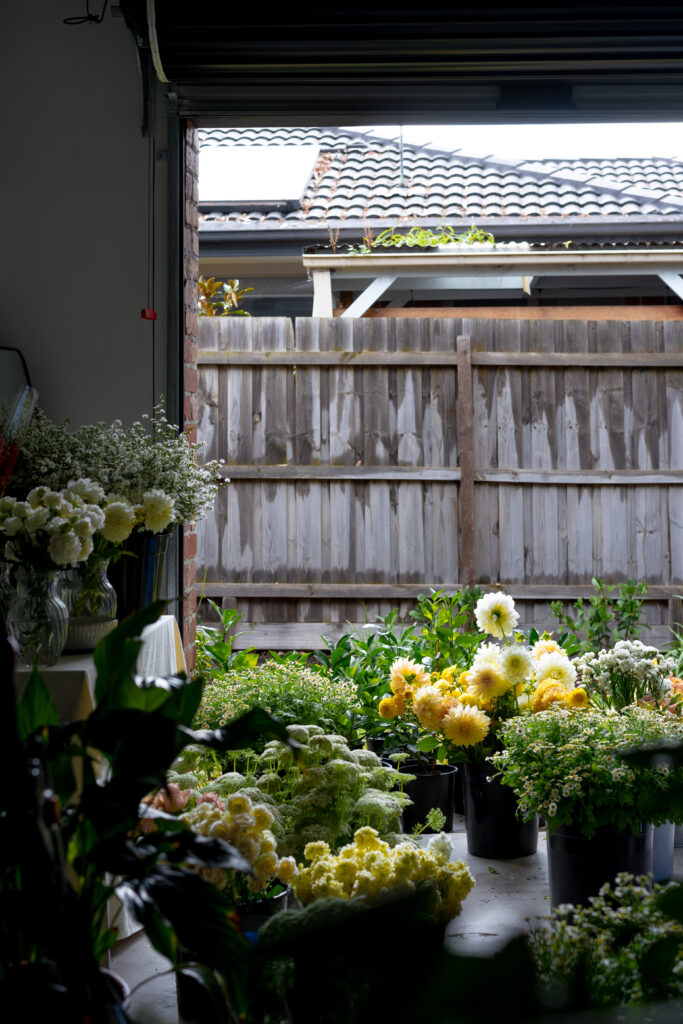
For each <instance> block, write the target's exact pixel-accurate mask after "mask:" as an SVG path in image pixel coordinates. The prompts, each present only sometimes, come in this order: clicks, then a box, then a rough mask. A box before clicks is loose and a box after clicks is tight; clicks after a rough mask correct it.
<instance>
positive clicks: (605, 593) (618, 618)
mask: <svg viewBox="0 0 683 1024" xmlns="http://www.w3.org/2000/svg"><path fill="white" fill-rule="evenodd" d="M591 583H592V584H593V588H594V590H595V594H592V595H591V596H590V597H589V599H588V604H586V603H585V602H584V600H583V598H582V597H580V598H578V600H577V601H575V602H574V605H573V607H574V614H573V615H572V614H568V613H565V611H564V606H563V604H562V601H551V602H550V607H551V609H552V612H553V615H554V616H555V618H556V619H557V621H558V622H559V623H560V624H561V625H563V626H566V627H567V628H568V629H569V631H570V632H569V636H567V637H563V639H562V640H561V641H560V642H561V643H562V646H563V647H564V648H565V649H566V650H567V651H568V652H569V653H570V654H575V653H576V652H578V651H580V652H585V651H599V650H600V649H603V648H608V647H610V646H611V645H612V644H613V643H615V642H616V641H617V640H635V639H636V637H638V636H639V635H640V628H639V623H640V618H641V615H642V606H643V601H644V599H645V596H646V594H647V583H646V582H645V581H644V580H643V581H642V582H640V583H635V582H634V581H633V580H632V579H629V580H627V582H626V583H620V584H619V596H618V597H612V596H611V595H612V593H613V591H614V590H615V587H616V585H615V584H606V583H605V581H604V580H602V579H601V578H600V577H599V576H593V578H592V580H591Z"/></svg>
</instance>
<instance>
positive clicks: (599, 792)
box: [490, 707, 683, 838]
mask: <svg viewBox="0 0 683 1024" xmlns="http://www.w3.org/2000/svg"><path fill="white" fill-rule="evenodd" d="M500 735H501V739H502V742H503V744H504V749H503V750H501V751H499V752H497V753H495V754H494V755H493V756H492V758H491V759H490V760H491V761H492V763H493V764H494V765H495V766H496V768H498V769H499V770H500V771H501V773H502V781H503V783H504V784H505V785H507V786H510V787H511V788H512V789H513V791H514V793H515V795H516V797H517V801H518V805H519V813H520V815H521V817H522V818H523V820H525V821H528V820H530V819H531V818H532V817H533V815H534V814H535V813H539V814H541V815H542V816H543V817H544V818H545V819H546V824H547V827H548V829H549V830H550V832H552V831H554V829H555V828H556V827H557V826H558V825H568V824H572V825H575V826H579V827H580V828H581V831H582V832H583V834H584V835H585V836H587V837H588V838H590V837H591V836H592V835H593V834H594V832H595V829H596V828H598V827H600V826H602V825H614V826H615V827H616V828H621V829H629V828H637V823H638V822H641V821H650V822H652V823H653V824H655V825H659V824H662V823H663V822H665V821H680V820H683V819H682V818H681V817H680V814H681V810H682V807H681V801H680V799H679V798H678V796H677V794H679V793H680V791H681V787H682V786H683V763H681V760H680V758H676V756H675V748H676V746H677V745H681V744H682V743H683V723H682V722H681V720H680V719H679V718H677V717H676V716H674V715H671V714H667V713H662V712H656V711H650V710H648V709H647V708H641V707H630V708H626V709H625V710H624V711H622V712H621V713H617V712H614V711H612V712H604V711H598V710H581V711H566V710H550V711H542V712H539V713H537V714H534V715H529V716H518V717H517V718H511V719H509V720H508V721H507V722H504V723H503V725H502V727H501V732H500ZM659 748H664V750H666V751H667V754H666V759H665V760H664V759H663V756H660V755H663V750H660V749H659Z"/></svg>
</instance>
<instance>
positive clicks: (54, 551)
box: [48, 530, 82, 565]
mask: <svg viewBox="0 0 683 1024" xmlns="http://www.w3.org/2000/svg"><path fill="white" fill-rule="evenodd" d="M81 548H82V544H81V541H80V540H79V539H78V537H77V536H76V534H75V533H74V532H73V531H72V530H68V531H67V532H66V533H53V534H52V536H51V537H50V543H49V545H48V552H49V555H50V558H51V559H52V561H53V562H55V563H56V564H57V565H76V563H77V562H78V560H79V558H80V555H81Z"/></svg>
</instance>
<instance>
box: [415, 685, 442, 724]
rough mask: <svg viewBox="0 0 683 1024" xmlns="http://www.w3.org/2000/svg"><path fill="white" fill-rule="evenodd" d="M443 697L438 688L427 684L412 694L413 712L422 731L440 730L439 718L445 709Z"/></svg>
mask: <svg viewBox="0 0 683 1024" xmlns="http://www.w3.org/2000/svg"><path fill="white" fill-rule="evenodd" d="M445 699H446V698H444V695H443V694H442V692H441V690H440V689H439V687H438V686H435V685H434V684H433V683H428V684H427V685H426V686H421V687H420V689H419V690H418V691H417V692H416V693H414V694H413V711H414V712H415V717H416V718H417V720H418V722H419V723H420V725H421V726H422V727H423V729H428V730H430V731H431V732H435V731H438V730H439V729H440V728H441V718H442V716H443V714H444V711H446V709H447V706H448V705H447V704H445Z"/></svg>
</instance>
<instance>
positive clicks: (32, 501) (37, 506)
mask: <svg viewBox="0 0 683 1024" xmlns="http://www.w3.org/2000/svg"><path fill="white" fill-rule="evenodd" d="M103 526H104V515H103V513H102V510H101V509H100V507H99V505H96V504H94V503H92V502H88V501H85V500H83V499H82V498H80V497H79V496H78V495H75V494H73V493H71V492H70V491H69V490H68V489H67V490H64V491H53V490H50V488H49V487H34V488H33V490H31V491H29V493H28V495H27V496H26V500H25V501H20V500H19V499H18V498H13V497H10V496H9V495H5V496H4V497H2V498H0V536H2V538H3V539H4V541H5V545H4V557H5V558H6V559H7V560H8V561H10V562H15V563H17V564H18V565H20V566H22V567H24V568H34V569H42V570H49V569H55V570H56V569H57V568H59V567H61V566H76V565H78V564H79V563H81V562H83V561H85V559H86V558H88V556H89V555H90V554H91V552H92V550H93V535H94V534H95V532H96V531H97V530H98V529H100V528H102V527H103Z"/></svg>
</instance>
